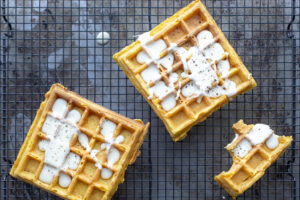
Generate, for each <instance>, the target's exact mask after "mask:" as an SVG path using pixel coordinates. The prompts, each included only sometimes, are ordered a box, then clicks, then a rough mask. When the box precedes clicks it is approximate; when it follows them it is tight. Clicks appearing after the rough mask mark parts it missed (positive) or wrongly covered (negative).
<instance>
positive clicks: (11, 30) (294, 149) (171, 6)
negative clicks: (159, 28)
mask: <svg viewBox="0 0 300 200" xmlns="http://www.w3.org/2000/svg"><path fill="white" fill-rule="evenodd" d="M188 3H189V1H179V0H177V1H173V0H165V1H159V0H154V1H151V0H148V1H144V0H128V1H125V0H124V1H123V0H112V1H110V0H103V1H100V0H73V1H71V0H24V1H19V0H1V3H0V6H1V8H0V14H1V20H0V36H1V41H0V44H1V46H0V56H1V57H0V64H1V65H0V66H1V82H0V84H1V139H0V141H1V146H0V151H1V152H0V168H1V174H0V175H1V180H0V199H5V200H6V199H59V198H58V197H55V196H53V195H51V194H48V193H46V192H45V191H43V190H40V189H38V188H36V187H34V186H31V185H29V184H26V183H23V182H22V181H19V180H16V179H14V178H12V177H11V176H9V175H8V173H9V170H10V168H11V166H12V163H13V161H14V160H15V158H16V156H17V153H18V151H19V149H20V146H21V145H22V142H23V141H24V138H25V137H26V134H27V131H28V129H29V127H30V124H31V122H32V120H33V119H34V117H35V113H36V110H37V109H38V107H39V105H40V102H41V101H43V99H44V94H45V92H46V91H47V90H48V89H49V88H50V86H51V84H52V83H55V82H60V83H62V84H63V85H65V86H66V87H68V88H69V89H71V90H73V91H76V92H78V93H79V94H81V95H82V96H84V97H86V98H88V99H90V100H92V101H94V102H96V103H98V104H101V105H103V106H105V107H107V108H110V109H112V110H114V111H116V112H119V113H121V114H123V115H125V116H127V117H130V118H141V119H143V120H144V122H148V121H150V123H151V128H150V131H149V133H148V135H147V137H146V139H145V142H144V144H143V146H142V149H141V151H142V154H141V156H140V157H139V158H138V159H137V161H136V163H135V164H134V165H133V166H130V167H129V168H128V170H127V172H126V176H125V182H124V183H123V184H121V185H120V187H119V189H118V191H117V192H116V194H115V195H114V199H230V197H229V196H228V195H227V194H226V192H225V191H224V190H223V189H222V188H221V187H219V185H217V183H216V182H215V181H214V179H213V178H214V176H215V175H216V174H218V173H220V172H221V171H223V170H227V169H229V168H230V166H231V162H232V160H231V158H230V156H229V153H228V152H226V150H225V149H224V146H225V145H226V144H227V143H229V142H230V141H231V140H232V138H233V135H234V133H233V131H232V129H231V126H232V124H233V123H234V122H236V121H237V120H238V119H244V120H245V122H246V123H258V122H261V123H267V124H270V125H271V127H272V128H273V129H275V131H276V133H278V134H279V135H282V134H284V135H292V136H293V137H294V142H293V144H292V146H291V147H290V148H289V149H288V150H287V151H286V153H285V154H284V155H283V156H281V158H279V159H278V161H277V162H276V163H274V164H273V165H272V166H271V167H270V168H269V169H268V170H267V172H266V174H265V175H264V176H263V178H262V179H261V180H259V181H258V182H257V183H255V184H254V186H253V187H252V188H251V189H249V190H248V191H246V192H245V193H244V194H243V195H242V196H241V197H239V199H294V200H296V199H300V161H299V158H300V155H299V152H300V112H299V111H300V103H299V102H300V89H299V88H300V87H299V86H300V81H299V80H300V79H299V78H300V70H299V63H300V62H299V61H300V56H299V55H300V50H299V49H300V48H299V47H300V45H299V40H300V33H299V29H300V27H299V26H300V23H299V10H300V5H299V4H300V3H299V1H296V0H289V1H284V0H256V1H247V0H237V1H234V0H226V1H221V0H215V1H210V0H207V1H203V3H204V4H205V5H206V6H207V8H208V10H209V11H210V12H211V14H212V15H213V17H214V18H215V20H216V22H217V23H218V24H219V25H220V27H221V29H222V30H223V32H224V33H225V35H226V36H227V38H228V39H229V41H230V42H231V44H232V45H233V47H234V48H235V49H236V51H237V52H238V54H239V55H240V56H241V58H242V60H243V61H244V63H245V65H246V66H247V67H248V69H249V70H250V71H251V72H252V74H253V76H254V78H255V79H256V81H257V83H258V87H257V88H255V89H254V90H253V91H251V92H248V93H247V94H245V95H240V96H238V97H237V98H236V99H234V100H232V101H231V102H230V103H229V104H228V105H226V106H225V107H223V108H222V109H221V110H219V111H217V112H215V113H214V114H213V115H212V116H211V117H209V118H208V119H207V120H206V121H205V122H203V123H200V124H199V125H197V126H195V127H194V128H193V129H192V130H191V131H190V133H189V135H188V136H187V138H186V139H185V140H184V141H182V142H178V143H174V142H172V140H171V138H170V136H169V134H168V133H167V132H166V129H165V128H164V126H163V123H162V122H161V121H160V120H159V119H158V117H157V116H156V114H155V113H154V112H153V111H152V110H151V109H150V107H149V105H148V104H147V102H146V101H145V100H144V99H143V98H142V95H140V94H139V93H138V92H137V91H136V90H135V88H134V87H133V86H132V84H131V83H130V82H129V80H128V79H127V78H126V76H125V75H124V73H123V72H122V71H121V70H120V68H119V67H118V66H117V64H116V63H115V62H114V61H113V59H112V55H113V53H115V52H117V51H119V50H120V49H121V48H123V47H125V46H126V45H128V44H130V43H131V42H132V41H134V40H135V36H136V35H138V34H141V33H143V32H146V31H148V30H150V29H152V28H153V27H155V26H156V25H157V24H159V23H160V22H162V21H163V20H164V19H166V18H167V17H169V16H171V15H173V14H174V13H175V12H176V11H177V10H179V9H180V8H182V7H184V6H185V5H187V4H188ZM100 31H106V32H108V33H110V36H111V39H110V42H109V44H107V45H105V46H101V45H98V44H97V43H96V36H97V33H98V32H100Z"/></svg>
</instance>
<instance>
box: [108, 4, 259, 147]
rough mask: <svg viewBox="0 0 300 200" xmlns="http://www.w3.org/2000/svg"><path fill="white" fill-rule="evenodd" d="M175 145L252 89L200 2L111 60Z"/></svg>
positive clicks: (225, 41)
mask: <svg viewBox="0 0 300 200" xmlns="http://www.w3.org/2000/svg"><path fill="white" fill-rule="evenodd" d="M114 59H115V60H116V62H117V63H118V65H119V66H120V67H121V68H122V69H123V71H124V72H125V74H126V75H127V76H128V78H129V79H130V81H131V82H132V83H133V85H134V86H135V87H136V89H137V90H138V91H139V92H140V93H141V94H142V95H143V96H144V98H145V99H146V100H147V101H148V103H149V104H150V105H151V107H152V109H153V110H154V111H155V112H156V114H157V115H158V116H159V117H160V119H161V120H162V121H163V122H164V124H165V126H166V128H167V130H168V132H169V133H170V135H171V137H172V138H173V140H174V141H179V140H182V139H183V138H184V137H185V136H186V134H187V132H188V131H189V130H190V129H191V128H192V127H193V126H194V125H196V124H197V123H199V122H201V121H204V120H205V119H206V118H207V117H208V116H209V115H210V114H212V113H213V112H214V111H216V110H218V109H219V108H220V107H222V106H223V105H224V104H226V103H228V102H229V99H230V98H233V97H234V96H237V95H239V94H242V93H244V92H247V91H249V90H251V89H252V88H254V87H255V86H256V82H255V80H254V79H253V78H252V76H251V74H250V73H249V72H248V70H247V68H246V67H245V66H244V64H243V62H242V61H241V59H240V58H239V56H238V55H237V53H236V52H235V50H234V49H233V48H232V46H231V45H230V44H229V42H228V41H227V39H226V37H225V36H224V34H223V33H222V31H221V30H220V28H219V27H218V26H217V24H216V23H215V21H214V19H213V18H212V16H211V15H210V14H209V13H208V11H207V10H206V8H205V6H204V5H203V4H202V3H201V2H200V1H198V0H196V1H194V2H192V3H191V4H189V5H188V6H186V7H185V8H183V9H181V10H180V11H178V12H177V13H176V14H174V15H173V16H172V17H170V18H168V19H166V20H165V21H164V22H162V23H161V24H159V25H158V26H156V27H155V28H154V29H152V30H151V31H150V32H147V33H144V34H142V35H140V36H139V38H138V40H137V41H135V42H133V43H132V44H130V45H129V46H127V47H125V48H124V49H122V50H121V51H120V52H118V53H116V54H115V55H114Z"/></svg>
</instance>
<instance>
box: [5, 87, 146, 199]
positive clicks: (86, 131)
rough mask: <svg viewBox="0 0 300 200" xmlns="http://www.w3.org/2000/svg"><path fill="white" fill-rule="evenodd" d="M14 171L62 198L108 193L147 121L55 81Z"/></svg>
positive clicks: (118, 179)
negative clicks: (112, 108) (82, 95)
mask: <svg viewBox="0 0 300 200" xmlns="http://www.w3.org/2000/svg"><path fill="white" fill-rule="evenodd" d="M45 97H46V100H45V101H44V102H43V103H42V104H41V106H40V109H39V110H38V112H37V115H36V117H35V120H34V121H33V123H32V126H31V128H30V130H29V132H28V134H27V137H26V139H25V141H24V143H23V145H22V147H21V150H20V152H19V154H18V157H17V159H16V161H15V163H14V165H13V167H12V169H11V171H10V174H11V175H12V176H13V177H15V178H18V179H22V180H23V181H25V182H28V183H31V184H34V185H36V186H38V187H40V188H43V189H45V190H46V191H48V192H51V193H53V194H55V195H58V196H60V197H62V198H64V199H72V200H75V199H76V200H78V199H91V200H92V199H95V200H96V199H97V200H98V199H99V200H100V199H101V200H102V199H110V198H111V197H112V195H113V194H114V192H115V191H116V190H117V188H118V184H119V183H122V182H123V181H124V173H125V171H126V168H127V166H128V165H129V164H133V163H134V161H135V159H136V157H137V156H138V155H139V148H140V146H141V144H142V142H143V140H144V137H145V135H146V133H147V130H148V127H149V123H148V124H146V125H144V124H143V122H142V121H141V120H131V119H128V118H126V117H124V116H121V115H119V114H117V113H115V112H113V111H110V110H108V109H106V108H104V107H102V106H99V105H97V104H95V103H92V102H90V101H89V100H87V99H85V98H83V97H81V96H79V95H78V94H76V93H74V92H71V91H68V89H66V88H64V87H63V86H62V85H60V84H54V85H53V86H52V87H51V89H50V91H49V92H48V93H47V94H46V95H45Z"/></svg>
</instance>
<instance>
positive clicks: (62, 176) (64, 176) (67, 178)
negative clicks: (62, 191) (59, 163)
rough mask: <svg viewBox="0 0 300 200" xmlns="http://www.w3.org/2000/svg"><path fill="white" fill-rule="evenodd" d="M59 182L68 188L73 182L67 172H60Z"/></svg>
mask: <svg viewBox="0 0 300 200" xmlns="http://www.w3.org/2000/svg"><path fill="white" fill-rule="evenodd" d="M58 183H59V185H60V186H61V187H63V188H66V187H68V186H69V185H70V183H71V177H70V176H69V175H67V174H65V173H60V174H59V179H58Z"/></svg>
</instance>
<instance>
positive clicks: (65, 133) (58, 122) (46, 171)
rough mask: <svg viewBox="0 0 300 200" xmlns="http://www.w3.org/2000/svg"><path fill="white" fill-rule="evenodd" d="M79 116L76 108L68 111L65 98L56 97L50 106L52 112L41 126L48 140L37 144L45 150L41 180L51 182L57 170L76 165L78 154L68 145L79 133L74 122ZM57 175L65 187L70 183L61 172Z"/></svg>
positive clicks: (73, 167) (78, 159)
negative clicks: (72, 151) (71, 150)
mask: <svg viewBox="0 0 300 200" xmlns="http://www.w3.org/2000/svg"><path fill="white" fill-rule="evenodd" d="M66 116H67V117H66ZM80 118H81V115H80V113H79V112H78V111H77V110H71V111H70V112H69V113H68V103H67V101H66V100H64V99H61V98H58V99H56V101H55V102H54V104H53V106H52V113H51V114H48V115H47V117H46V120H45V122H44V124H43V127H42V132H44V133H45V134H46V136H47V139H48V140H41V141H40V142H39V144H38V146H39V149H40V150H41V151H45V157H44V163H45V165H44V167H43V169H42V172H41V173H40V176H39V179H40V180H41V181H43V182H45V183H51V182H52V179H53V177H54V176H57V175H58V174H59V171H65V170H67V169H68V168H70V169H76V168H77V167H78V165H79V162H80V156H78V155H76V154H74V153H70V147H69V145H70V141H71V138H72V136H73V135H74V134H78V133H79V129H78V127H77V125H76V123H77V122H78V121H79V120H80ZM59 176H60V178H59V183H62V185H61V186H62V187H67V186H68V185H67V183H68V184H70V182H71V180H70V181H68V180H67V179H68V178H67V177H66V176H64V175H63V173H60V175H59ZM61 176H63V177H61Z"/></svg>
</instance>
